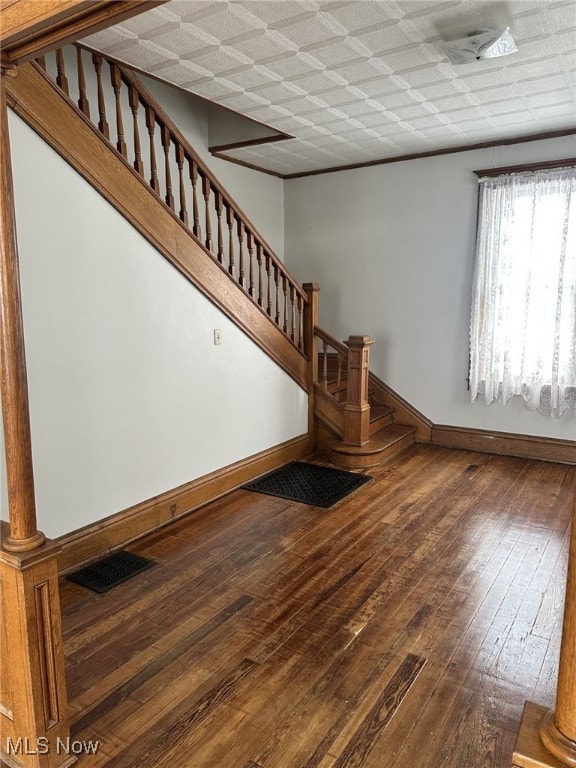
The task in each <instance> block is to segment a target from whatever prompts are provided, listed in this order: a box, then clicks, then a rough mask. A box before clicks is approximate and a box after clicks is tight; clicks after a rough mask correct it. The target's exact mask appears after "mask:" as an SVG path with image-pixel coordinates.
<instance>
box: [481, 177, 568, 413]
mask: <svg viewBox="0 0 576 768" xmlns="http://www.w3.org/2000/svg"><path fill="white" fill-rule="evenodd" d="M470 390H471V396H472V402H474V401H476V399H477V398H478V397H479V396H481V397H483V398H484V400H485V401H486V403H491V402H493V401H497V402H500V403H505V402H507V401H508V400H509V399H510V398H511V397H513V396H514V395H519V396H521V397H523V398H524V401H525V403H526V407H527V408H529V409H531V410H536V409H539V410H540V411H542V413H545V414H548V415H549V414H551V415H553V416H557V417H560V416H561V415H562V413H563V412H564V410H565V409H566V408H569V407H571V408H575V407H576V169H574V168H569V169H562V170H553V171H535V172H532V173H523V174H510V175H506V176H496V177H492V178H483V179H480V206H479V219H478V240H477V245H476V266H475V273H474V287H473V295H472V319H471V329H470Z"/></svg>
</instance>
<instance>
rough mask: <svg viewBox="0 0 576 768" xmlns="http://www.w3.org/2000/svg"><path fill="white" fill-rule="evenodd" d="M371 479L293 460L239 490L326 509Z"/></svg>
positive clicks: (366, 476)
mask: <svg viewBox="0 0 576 768" xmlns="http://www.w3.org/2000/svg"><path fill="white" fill-rule="evenodd" d="M371 479H372V478H371V477H369V476H368V475H359V474H356V472H347V471H346V470H343V469H332V467H321V466H319V465H318V464H306V463H305V462H303V461H293V462H292V463H291V464H286V466H284V467H280V469H275V470H274V471H273V472H270V473H269V474H267V475H264V477H259V478H258V479H257V480H253V481H252V482H251V483H246V485H243V486H242V488H245V489H246V490H249V491H257V492H258V493H266V494H268V495H269V496H279V497H280V498H282V499H290V500H291V501H299V502H302V503H303V504H310V505H312V506H314V507H324V508H327V507H331V506H332V505H333V504H336V502H337V501H340V499H343V498H344V497H345V496H347V495H348V494H349V493H351V492H352V491H354V490H356V488H359V487H360V486H361V485H364V483H367V482H368V480H371Z"/></svg>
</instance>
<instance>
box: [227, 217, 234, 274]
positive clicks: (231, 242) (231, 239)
mask: <svg viewBox="0 0 576 768" xmlns="http://www.w3.org/2000/svg"><path fill="white" fill-rule="evenodd" d="M226 223H227V224H228V273H229V274H230V275H234V210H233V208H232V206H231V205H228V206H227V207H226Z"/></svg>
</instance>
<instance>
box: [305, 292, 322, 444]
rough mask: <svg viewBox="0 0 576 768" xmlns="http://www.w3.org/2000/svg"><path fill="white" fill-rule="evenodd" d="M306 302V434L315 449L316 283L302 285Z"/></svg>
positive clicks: (316, 375)
mask: <svg viewBox="0 0 576 768" xmlns="http://www.w3.org/2000/svg"><path fill="white" fill-rule="evenodd" d="M302 288H303V289H304V291H305V292H306V295H307V297H308V302H307V304H306V306H305V307H304V352H305V353H306V355H307V356H308V433H309V435H310V439H311V440H312V447H311V448H312V450H314V448H315V437H314V436H315V430H314V407H315V402H314V382H316V381H318V341H317V339H316V335H315V333H314V332H315V329H316V327H317V325H318V293H319V291H320V286H319V285H318V283H304V284H303V286H302Z"/></svg>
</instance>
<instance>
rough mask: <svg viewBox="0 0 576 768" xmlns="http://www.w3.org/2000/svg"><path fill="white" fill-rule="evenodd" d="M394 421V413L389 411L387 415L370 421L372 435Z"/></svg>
mask: <svg viewBox="0 0 576 768" xmlns="http://www.w3.org/2000/svg"><path fill="white" fill-rule="evenodd" d="M393 421H394V417H393V414H391V413H389V414H387V415H386V416H380V417H379V418H377V419H374V421H371V422H370V435H375V434H376V432H380V430H381V429H384V427H388V426H390V424H392V423H393Z"/></svg>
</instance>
